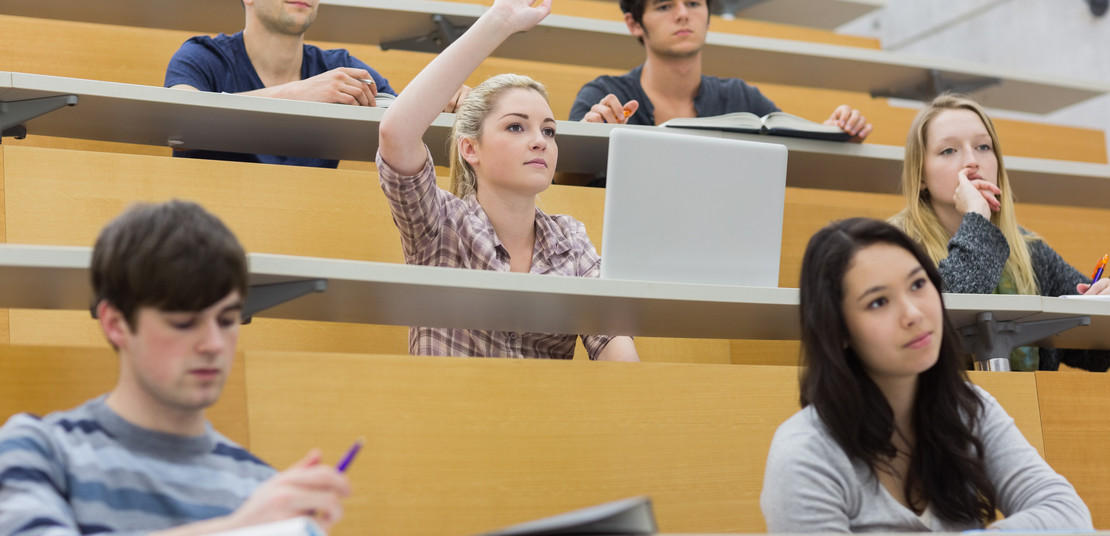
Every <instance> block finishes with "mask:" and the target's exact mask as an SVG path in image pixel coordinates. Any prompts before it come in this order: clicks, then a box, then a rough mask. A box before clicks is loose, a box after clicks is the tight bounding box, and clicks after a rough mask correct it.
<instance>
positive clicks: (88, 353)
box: [0, 344, 250, 448]
mask: <svg viewBox="0 0 1110 536" xmlns="http://www.w3.org/2000/svg"><path fill="white" fill-rule="evenodd" d="M118 367H119V365H118V361H117V358H116V354H115V352H113V351H112V350H111V349H110V348H108V346H107V345H106V344H102V345H101V346H100V347H99V348H73V347H57V346H54V347H51V346H18V345H8V344H4V345H0V421H5V420H7V418H8V417H9V416H11V415H12V414H15V413H20V412H28V413H34V414H37V415H45V414H47V413H50V412H51V411H58V410H64V409H69V408H72V407H75V406H78V405H80V404H81V403H83V402H84V401H86V400H88V399H90V398H94V397H96V396H99V395H101V394H104V393H107V392H109V391H110V390H111V389H112V388H113V387H114V386H115V382H116V375H117V371H118ZM245 376H246V374H245V370H244V360H243V356H242V354H238V355H236V358H235V363H234V365H233V366H232V372H231V376H230V377H229V378H228V381H227V384H226V385H225V387H224V391H223V395H221V397H220V401H219V402H217V403H216V404H215V405H214V406H212V408H211V409H209V410H208V418H209V420H210V421H211V422H212V425H213V426H215V427H216V429H217V430H219V431H220V432H221V433H223V434H224V435H226V436H227V437H228V438H230V439H231V440H232V441H235V442H237V443H240V444H242V445H244V446H246V447H248V448H250V437H249V434H248V426H247V393H246V378H245Z"/></svg>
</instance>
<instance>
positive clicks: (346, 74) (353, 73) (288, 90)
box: [260, 67, 378, 106]
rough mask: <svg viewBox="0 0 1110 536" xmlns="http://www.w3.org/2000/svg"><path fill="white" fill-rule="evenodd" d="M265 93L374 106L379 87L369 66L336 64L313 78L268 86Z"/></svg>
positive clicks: (272, 95)
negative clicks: (369, 70) (367, 68)
mask: <svg viewBox="0 0 1110 536" xmlns="http://www.w3.org/2000/svg"><path fill="white" fill-rule="evenodd" d="M367 81H369V83H367ZM265 93H266V94H265V96H268V97H277V98H282V99H294V100H303V101H313V102H333V103H338V104H350V105H352V106H374V105H375V104H377V103H376V102H375V101H374V97H375V96H376V95H377V94H378V88H377V85H376V84H374V79H373V78H371V77H370V73H369V72H367V71H366V69H356V68H354V67H337V68H335V69H332V70H330V71H328V72H325V73H320V74H318V75H316V76H313V77H311V78H305V79H304V80H298V81H296V82H289V83H288V84H282V85H280V86H274V87H272V88H266V92H265ZM260 94H261V92H260Z"/></svg>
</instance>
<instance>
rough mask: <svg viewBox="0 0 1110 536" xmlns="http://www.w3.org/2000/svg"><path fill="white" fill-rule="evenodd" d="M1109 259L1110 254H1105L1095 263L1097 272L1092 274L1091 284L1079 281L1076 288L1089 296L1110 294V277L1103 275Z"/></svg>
mask: <svg viewBox="0 0 1110 536" xmlns="http://www.w3.org/2000/svg"><path fill="white" fill-rule="evenodd" d="M1107 260H1110V254H1107V255H1103V256H1102V258H1101V259H1099V260H1098V262H1097V263H1096V264H1095V273H1094V275H1092V276H1091V284H1090V285H1088V284H1086V283H1079V284H1078V285H1076V286H1075V290H1076V291H1078V292H1079V293H1080V294H1086V295H1088V296H1097V295H1100V294H1105V295H1110V279H1107V278H1105V277H1102V275H1103V270H1104V269H1105V268H1106V261H1107Z"/></svg>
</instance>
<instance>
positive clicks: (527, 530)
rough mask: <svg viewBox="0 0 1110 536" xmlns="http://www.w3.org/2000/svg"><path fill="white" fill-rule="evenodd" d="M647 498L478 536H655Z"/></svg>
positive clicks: (570, 513)
mask: <svg viewBox="0 0 1110 536" xmlns="http://www.w3.org/2000/svg"><path fill="white" fill-rule="evenodd" d="M655 530H656V525H655V514H654V513H653V512H652V510H651V499H649V498H647V497H633V498H631V499H622V500H619V501H613V502H609V503H605V504H599V505H597V506H590V507H588V508H583V509H581V510H575V511H573V512H567V513H565V514H559V515H556V516H551V517H545V518H543V519H538V520H536V521H529V522H527V523H521V524H519V525H513V526H511V527H506V528H503V529H501V530H498V531H494V532H490V533H487V534H483V535H482V536H589V535H598V534H607V535H612V536H643V535H648V534H655Z"/></svg>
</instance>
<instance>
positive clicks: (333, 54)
mask: <svg viewBox="0 0 1110 536" xmlns="http://www.w3.org/2000/svg"><path fill="white" fill-rule="evenodd" d="M339 67H354V68H358V69H366V70H367V71H368V72H369V73H370V76H372V77H373V78H374V82H375V83H376V84H377V86H378V92H379V93H389V94H391V95H396V94H397V92H396V91H394V90H393V88H392V87H390V85H389V81H388V80H386V79H385V77H383V76H382V75H380V74H378V72H377V71H375V70H374V69H372V68H370V66H369V65H366V64H365V63H363V62H362V61H360V60H359V59H358V58H356V57H354V56H352V55H351V53H350V52H347V51H346V50H345V49H342V48H337V49H333V50H324V49H321V48H319V47H316V46H313V45H304V59H303V60H302V61H301V79H302V80H304V79H306V78H311V77H313V76H316V75H318V74H322V73H326V72H328V71H330V70H332V69H336V68H339ZM178 84H188V85H190V86H192V87H195V88H197V89H199V90H201V91H211V92H216V93H243V92H245V91H254V90H256V89H262V88H264V87H266V86H265V85H264V84H263V83H262V79H261V78H259V77H258V73H257V72H256V71H255V70H254V65H253V64H252V63H251V59H250V56H248V55H247V47H246V45H245V44H244V43H243V32H238V33H236V34H234V35H225V34H220V35H217V36H216V37H208V36H206V35H199V36H196V37H192V38H190V39H189V40H188V41H185V44H183V45H181V48H179V49H177V52H175V53H174V55H173V58H172V59H170V64H169V66H167V67H166V82H165V86H166V87H172V86H175V85H178ZM173 155H174V156H183V157H189V158H208V159H213V160H232V161H236V162H261V163H264V164H284V165H292V166H311V167H329V168H334V167H336V166H338V165H339V161H338V160H325V159H322V158H303V157H294V156H273V155H262V154H245V153H227V152H221V151H202V150H188V151H179V150H174V152H173Z"/></svg>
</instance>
